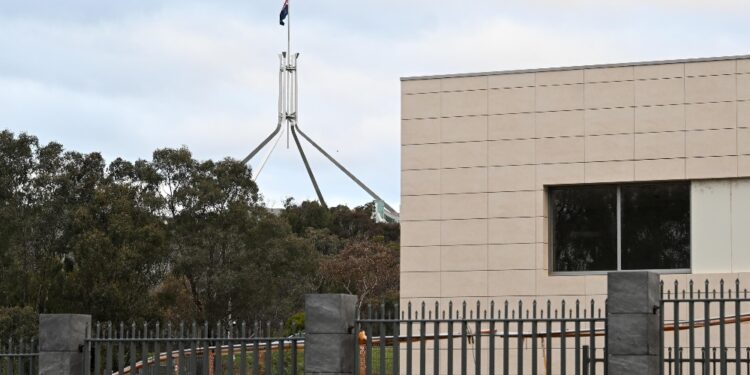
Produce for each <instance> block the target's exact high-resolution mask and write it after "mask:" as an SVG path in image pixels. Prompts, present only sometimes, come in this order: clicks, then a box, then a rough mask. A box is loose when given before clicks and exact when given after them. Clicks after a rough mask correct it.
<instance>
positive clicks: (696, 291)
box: [661, 279, 750, 375]
mask: <svg viewBox="0 0 750 375" xmlns="http://www.w3.org/2000/svg"><path fill="white" fill-rule="evenodd" d="M661 288H662V290H661V294H662V298H661V309H662V310H663V311H666V312H667V313H665V312H662V314H661V316H662V323H661V324H662V338H661V341H662V343H663V350H662V353H661V356H662V358H663V361H664V373H665V374H669V375H672V374H674V375H696V374H700V375H711V374H722V375H728V374H735V375H740V374H747V375H750V345H749V344H750V330H749V329H748V327H747V326H746V325H744V323H747V322H750V298H748V291H747V289H744V288H741V287H740V281H739V279H737V280H735V282H734V285H733V286H732V287H729V288H727V287H726V284H725V282H724V280H720V281H719V285H718V288H717V286H716V285H713V286H712V285H711V283H710V282H709V281H708V280H706V281H705V282H704V283H703V285H702V287H701V286H697V285H695V284H694V283H693V281H692V280H691V281H689V282H688V283H687V287H685V286H681V285H680V284H679V283H678V282H677V281H675V282H674V284H673V285H672V286H668V285H666V284H664V283H663V282H662V286H661ZM685 315H687V316H685Z"/></svg>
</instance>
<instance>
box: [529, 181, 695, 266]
mask: <svg viewBox="0 0 750 375" xmlns="http://www.w3.org/2000/svg"><path fill="white" fill-rule="evenodd" d="M678 182H683V183H687V186H688V205H689V207H688V208H689V210H690V268H646V269H632V270H631V269H627V270H624V269H622V187H623V186H625V185H660V184H670V183H678ZM593 185H599V186H607V185H609V186H614V187H615V188H616V190H617V206H616V214H615V216H616V221H617V224H616V225H617V269H614V270H606V271H555V254H554V251H555V247H554V243H553V241H554V238H555V236H554V235H553V234H554V230H555V221H554V220H552V208H553V207H552V203H553V202H552V195H551V190H553V189H555V188H558V187H559V188H571V187H586V186H593ZM692 185H693V184H692V181H689V180H688V181H684V180H682V181H680V180H677V181H643V182H630V183H618V182H614V183H601V184H574V185H549V186H545V188H544V196H545V198H546V200H547V202H546V207H547V213H548V214H547V220H548V223H547V239H548V242H549V243H548V244H547V259H548V261H547V266H548V267H549V268H548V273H549V274H550V275H551V276H587V275H606V274H608V273H610V272H637V271H651V272H656V273H659V274H690V273H692V267H693V230H692V228H693V216H692V212H693V197H692V193H693V191H692Z"/></svg>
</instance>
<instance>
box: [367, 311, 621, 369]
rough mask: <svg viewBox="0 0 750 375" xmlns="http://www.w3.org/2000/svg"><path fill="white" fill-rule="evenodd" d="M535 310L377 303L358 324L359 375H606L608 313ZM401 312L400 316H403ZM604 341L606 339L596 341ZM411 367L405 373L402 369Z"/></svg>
mask: <svg viewBox="0 0 750 375" xmlns="http://www.w3.org/2000/svg"><path fill="white" fill-rule="evenodd" d="M582 305H583V304H581V303H580V302H579V301H576V302H575V304H574V305H573V306H572V307H571V306H570V305H566V304H565V302H564V301H563V302H562V303H561V304H560V305H559V306H555V307H554V308H553V306H552V303H551V302H549V301H548V302H547V303H546V304H545V306H544V307H546V308H544V307H542V308H539V307H538V306H537V303H536V302H533V303H531V306H530V308H529V307H524V305H523V302H519V303H518V304H517V305H516V304H513V305H511V304H510V303H509V302H507V301H506V302H505V303H503V304H502V306H501V307H500V308H498V307H497V306H496V305H495V303H494V302H491V303H490V305H489V308H484V309H483V308H482V306H481V304H480V303H479V302H477V304H476V308H475V309H469V307H468V305H467V304H466V303H463V304H462V305H461V307H460V309H458V310H456V309H454V306H453V304H452V303H449V304H448V306H447V309H446V308H441V307H440V305H439V304H438V303H435V306H434V308H430V309H428V308H427V306H426V304H425V303H422V305H421V308H420V309H418V310H414V309H413V308H412V306H411V304H408V305H407V309H406V310H405V311H399V307H398V305H395V306H393V308H391V309H387V308H386V307H385V306H384V305H381V306H380V309H379V310H373V308H372V307H371V306H370V307H368V311H367V313H366V314H365V315H364V316H360V317H358V319H357V322H356V324H357V331H358V332H359V331H362V332H364V335H360V337H359V340H358V343H357V350H356V353H357V356H356V357H357V358H356V362H355V366H354V373H355V374H363V375H364V374H366V375H371V374H373V373H377V374H400V373H405V374H408V375H411V374H412V373H414V372H415V371H416V372H417V373H419V374H426V373H435V374H438V373H446V374H449V375H450V374H454V373H457V374H467V373H474V374H485V373H487V374H491V375H494V374H495V373H498V374H505V375H507V374H511V373H514V374H539V373H543V374H552V373H553V369H554V372H555V373H556V374H562V375H565V374H566V373H571V374H576V375H581V374H592V375H594V374H597V372H598V373H606V371H607V363H606V343H605V340H604V339H603V338H604V337H605V336H606V333H607V320H606V304H605V310H604V311H602V309H600V308H597V307H596V304H595V302H594V301H593V300H592V301H591V303H590V305H589V307H588V308H586V307H585V306H582ZM396 312H398V313H396ZM597 337H598V338H599V340H597ZM402 359H404V361H403V365H404V366H405V368H403V369H402V368H401V365H402V363H401V362H402Z"/></svg>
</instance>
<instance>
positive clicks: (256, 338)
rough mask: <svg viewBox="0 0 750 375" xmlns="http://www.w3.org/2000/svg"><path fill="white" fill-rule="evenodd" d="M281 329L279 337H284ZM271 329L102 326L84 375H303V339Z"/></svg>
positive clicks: (90, 342)
mask: <svg viewBox="0 0 750 375" xmlns="http://www.w3.org/2000/svg"><path fill="white" fill-rule="evenodd" d="M282 331H283V327H282V326H281V325H279V327H278V330H277V331H276V332H282ZM272 332H273V330H272V326H271V324H265V325H261V324H257V323H256V324H255V325H254V326H253V327H252V328H248V327H247V325H246V324H244V323H242V324H240V326H239V327H234V326H233V327H231V328H224V327H222V326H221V325H216V327H215V329H210V328H209V326H208V325H207V324H204V325H203V326H200V327H199V326H198V325H197V324H195V323H193V324H192V325H190V326H186V325H185V324H179V325H178V326H176V327H174V326H172V325H171V324H167V325H166V326H161V325H160V324H158V323H157V324H155V325H154V326H153V327H149V326H148V325H143V326H136V325H130V326H129V327H126V326H125V325H124V324H120V326H119V328H115V327H113V326H112V325H111V324H97V325H96V327H95V329H94V332H93V334H92V335H91V337H90V338H88V339H87V340H86V344H85V349H84V363H87V364H88V366H85V368H84V375H124V374H137V375H141V374H149V375H152V374H155V375H162V374H169V375H198V374H202V375H219V374H229V375H246V374H256V375H259V374H269V375H270V374H299V373H303V372H304V363H303V361H302V359H303V353H304V352H303V351H304V338H303V337H302V336H296V335H294V336H289V337H272V336H271V335H272Z"/></svg>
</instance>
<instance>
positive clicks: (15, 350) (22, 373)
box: [0, 339, 39, 375]
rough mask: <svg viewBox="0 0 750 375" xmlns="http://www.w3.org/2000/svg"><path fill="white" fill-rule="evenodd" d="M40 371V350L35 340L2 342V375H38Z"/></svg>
mask: <svg viewBox="0 0 750 375" xmlns="http://www.w3.org/2000/svg"><path fill="white" fill-rule="evenodd" d="M38 370H39V350H38V345H37V341H36V340H35V339H31V340H19V341H17V342H14V341H13V340H12V339H9V340H7V341H5V342H0V375H36V374H37V372H38Z"/></svg>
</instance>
